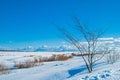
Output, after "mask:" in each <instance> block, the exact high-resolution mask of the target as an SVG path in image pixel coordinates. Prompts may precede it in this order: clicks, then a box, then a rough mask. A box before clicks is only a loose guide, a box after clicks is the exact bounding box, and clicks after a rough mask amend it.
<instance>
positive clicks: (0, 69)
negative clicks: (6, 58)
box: [0, 63, 10, 74]
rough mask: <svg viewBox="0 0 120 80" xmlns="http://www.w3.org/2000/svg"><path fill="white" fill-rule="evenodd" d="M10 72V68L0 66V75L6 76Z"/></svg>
mask: <svg viewBox="0 0 120 80" xmlns="http://www.w3.org/2000/svg"><path fill="white" fill-rule="evenodd" d="M9 72H10V68H9V67H7V66H6V65H4V64H2V63H1V64H0V74H7V73H9Z"/></svg>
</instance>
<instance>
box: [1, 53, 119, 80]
mask: <svg viewBox="0 0 120 80" xmlns="http://www.w3.org/2000/svg"><path fill="white" fill-rule="evenodd" d="M51 54H53V53H51V52H49V53H48V52H44V53H41V52H38V53H34V52H32V53H30V52H10V53H8V52H6V53H5V52H1V53H0V55H1V56H0V62H1V63H4V64H6V65H7V66H9V67H10V68H11V71H10V73H8V74H0V80H120V67H119V65H120V61H117V62H116V63H114V64H107V62H106V58H104V59H102V60H100V61H98V62H97V63H96V64H94V72H93V73H88V72H87V69H86V67H85V65H84V62H83V60H82V58H81V57H73V58H71V59H69V60H67V61H54V62H44V63H43V65H39V66H35V67H32V68H24V69H12V68H13V67H14V62H15V61H16V60H24V59H25V58H30V57H25V56H29V55H36V56H39V55H41V56H48V55H49V56H50V55H51ZM55 54H63V53H55Z"/></svg>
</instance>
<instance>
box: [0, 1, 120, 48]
mask: <svg viewBox="0 0 120 80" xmlns="http://www.w3.org/2000/svg"><path fill="white" fill-rule="evenodd" d="M119 3H120V1H119V0H0V35H1V37H0V45H1V46H2V45H5V46H8V45H9V46H10V45H14V47H15V46H18V45H27V44H31V43H35V45H37V46H38V45H43V44H50V45H56V44H58V43H61V42H62V39H61V38H60V37H59V36H58V35H59V32H58V31H57V29H56V28H55V26H54V23H55V24H57V25H60V26H63V25H66V24H73V20H72V17H73V16H77V17H78V18H79V19H80V20H81V22H82V23H83V24H85V25H86V24H87V25H89V27H90V28H99V29H102V28H106V27H107V28H109V29H108V31H107V33H106V37H111V36H114V37H119V35H120V31H119V29H120V23H119V22H120V10H119V9H120V5H119ZM37 42H38V43H39V44H38V43H37Z"/></svg>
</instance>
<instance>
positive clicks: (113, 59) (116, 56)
mask: <svg viewBox="0 0 120 80" xmlns="http://www.w3.org/2000/svg"><path fill="white" fill-rule="evenodd" d="M118 59H120V55H119V54H108V55H107V63H108V64H113V63H115V62H116V61H117V60H118Z"/></svg>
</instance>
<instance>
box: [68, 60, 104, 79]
mask: <svg viewBox="0 0 120 80" xmlns="http://www.w3.org/2000/svg"><path fill="white" fill-rule="evenodd" d="M100 65H105V62H102V63H95V64H93V68H95V67H96V66H100ZM84 70H87V68H86V66H85V65H83V66H81V67H80V68H77V69H71V70H68V73H69V74H70V76H69V77H68V78H70V77H72V76H74V75H76V74H77V73H80V72H82V71H84Z"/></svg>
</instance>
